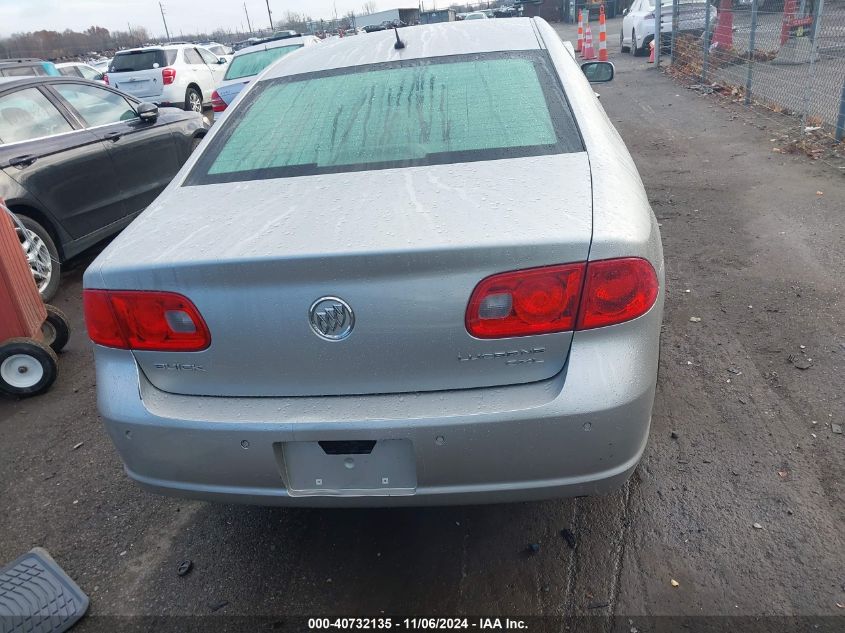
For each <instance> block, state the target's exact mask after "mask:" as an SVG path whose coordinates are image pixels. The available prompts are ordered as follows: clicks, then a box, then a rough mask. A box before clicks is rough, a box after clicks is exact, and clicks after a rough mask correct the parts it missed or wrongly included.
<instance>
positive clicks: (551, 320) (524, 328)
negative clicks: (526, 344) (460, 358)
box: [466, 257, 659, 338]
mask: <svg viewBox="0 0 845 633" xmlns="http://www.w3.org/2000/svg"><path fill="white" fill-rule="evenodd" d="M658 291H659V283H658V279H657V273H655V271H654V268H653V267H652V265H651V264H650V263H649V262H648V261H647V260H645V259H641V258H638V257H624V258H619V259H606V260H598V261H593V262H581V263H575V264H563V265H559V266H545V267H542V268H529V269H525V270H517V271H513V272H507V273H502V274H498V275H493V276H492V277H488V278H487V279H484V280H482V281H481V283H479V284H478V286H476V288H475V290H474V291H473V293H472V296H471V297H470V300H469V305H468V306H467V312H466V328H467V332H469V333H470V334H471V335H472V336H475V337H477V338H507V337H511V336H528V335H532V334H550V333H553V332H565V331H570V330H589V329H593V328H598V327H605V326H608V325H616V324H618V323H624V322H625V321H630V320H632V319H636V318H637V317H640V316H642V315H643V314H645V313H646V312H648V311H649V309H651V306H653V305H654V302H655V301H656V300H657V294H658Z"/></svg>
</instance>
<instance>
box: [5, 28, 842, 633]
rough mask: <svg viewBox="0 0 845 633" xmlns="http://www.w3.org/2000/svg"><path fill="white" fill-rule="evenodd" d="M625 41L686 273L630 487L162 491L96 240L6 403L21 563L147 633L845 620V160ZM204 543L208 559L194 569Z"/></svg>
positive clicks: (66, 283) (632, 110) (646, 170)
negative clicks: (55, 361) (110, 423)
mask: <svg viewBox="0 0 845 633" xmlns="http://www.w3.org/2000/svg"><path fill="white" fill-rule="evenodd" d="M561 30H562V31H564V30H565V31H566V33H569V32H570V31H569V29H568V28H567V29H561ZM611 58H612V60H614V61H616V62H617V71H618V74H617V77H616V80H615V81H614V82H613V83H612V84H608V85H604V86H601V87H600V88H598V90H599V92H601V99H602V102H603V104H604V106H605V108H606V110H607V112H608V115H609V116H610V118H611V120H612V121H613V122H614V124H615V125H616V126H617V128H618V130H619V132H620V133H621V134H622V136H623V137H624V139H625V141H626V142H627V144H628V147H629V148H630V150H631V153H632V154H633V156H634V158H635V160H636V162H637V165H638V167H639V169H640V171H641V174H642V177H643V180H644V182H645V185H646V189H647V190H648V192H649V194H650V197H651V200H652V204H653V207H654V210H655V212H656V214H657V216H658V218H659V221H660V222H661V223H662V231H663V238H664V242H665V256H666V262H667V271H668V272H667V284H668V295H667V303H666V317H665V328H664V333H663V341H662V344H663V347H662V357H661V363H660V378H659V384H658V393H657V399H656V403H655V409H654V418H653V427H652V437H651V441H650V444H649V446H648V449H647V451H646V454H645V457H644V459H643V461H642V463H641V465H640V467H639V469H638V470H637V471H636V473H635V474H634V476H633V477H632V479H631V480H630V482H629V483H628V484H627V485H626V486H625V487H624V489H622V490H621V491H619V492H618V493H615V494H613V495H610V496H607V497H602V498H584V499H577V500H572V499H568V500H560V501H549V502H543V503H530V504H515V505H506V506H481V507H465V508H455V507H449V508H426V509H401V510H352V511H326V510H285V509H279V508H275V509H270V508H256V507H237V506H221V505H211V504H207V503H201V502H193V501H184V500H176V499H169V498H163V497H157V496H153V495H150V494H147V493H145V492H142V491H141V490H140V489H138V488H137V487H136V486H135V485H133V484H132V483H131V482H130V481H129V480H128V479H127V478H126V477H125V476H124V474H123V472H122V469H121V465H120V463H119V461H118V459H117V457H116V454H115V452H114V451H113V449H112V446H111V444H110V441H109V440H108V438H107V436H106V435H105V433H104V432H103V431H102V428H101V425H100V423H99V421H98V418H97V412H96V404H95V397H94V371H93V368H92V363H91V352H90V350H89V347H88V344H87V341H86V339H85V335H84V332H83V326H82V322H81V305H80V304H81V302H80V291H81V277H82V271H83V270H84V266H85V265H86V264H87V262H88V261H90V259H88V260H86V259H84V258H83V259H82V260H80V261H78V262H77V263H76V267H75V268H74V269H72V270H70V271H68V272H67V273H66V275H65V279H64V280H63V288H62V291H61V294H60V295H59V298H58V300H57V301H56V304H57V305H58V306H59V307H61V308H62V309H63V310H65V311H66V312H68V314H70V315H71V317H72V318H73V321H74V324H75V326H76V335H75V337H74V338H73V340H72V341H71V343H70V345H69V347H68V349H67V351H66V352H65V353H64V354H63V355H62V358H61V361H60V364H61V377H60V381H59V383H58V384H57V385H56V386H55V387H54V389H53V390H52V391H51V392H50V393H48V394H46V395H44V396H42V397H40V398H37V399H32V400H27V401H13V400H0V434H2V438H3V450H2V453H0V505H2V507H3V508H5V510H6V511H5V512H3V513H2V514H1V515H0V535H2V536H1V537H0V561H10V560H12V559H13V558H15V557H16V556H18V555H19V554H20V553H22V552H25V551H27V550H29V549H30V548H31V547H33V546H35V545H39V546H42V547H45V548H47V549H48V550H49V551H50V552H51V554H52V555H53V557H54V558H55V559H56V560H57V561H58V562H59V563H60V564H61V565H62V566H63V567H64V569H65V570H66V571H67V572H68V573H69V574H70V576H71V577H73V578H75V579H76V580H77V581H78V582H79V584H80V585H81V586H82V588H83V589H84V590H85V591H86V592H87V593H88V594H89V596H90V597H91V608H90V611H89V616H88V617H87V618H86V619H85V620H83V621H82V622H81V623H80V624H79V625H78V627H77V629H76V630H79V631H93V630H103V631H111V630H126V629H129V628H130V627H131V626H132V625H133V624H134V625H138V626H139V627H140V628H139V629H138V630H148V629H149V628H150V625H149V624H148V622H147V621H142V620H140V619H132V618H130V617H128V616H140V615H165V616H192V615H202V616H210V617H212V618H214V620H209V619H208V618H202V619H180V620H170V621H169V622H176V623H178V624H177V625H176V626H177V628H178V629H179V630H188V629H189V628H193V627H196V628H197V630H211V629H210V627H212V623H213V625H214V626H213V628H214V629H215V630H216V629H217V628H219V627H223V626H231V627H235V626H236V624H237V623H238V622H241V623H242V621H239V620H237V619H234V618H227V617H226V616H235V615H269V616H273V617H274V618H275V619H276V620H279V618H283V617H288V616H293V615H312V616H313V615H341V614H347V615H361V616H375V617H378V616H380V615H383V614H391V613H392V614H406V615H421V614H426V615H442V616H452V615H501V616H504V615H521V616H529V615H545V616H559V615H564V614H565V615H591V616H601V615H611V614H612V615H616V616H624V617H621V618H620V619H618V620H616V622H615V624H614V623H613V621H612V620H610V619H602V618H593V619H592V620H591V622H592V623H593V624H596V623H598V624H600V625H601V626H602V627H605V628H607V629H608V630H610V628H613V629H614V630H624V631H625V632H626V633H627V632H628V631H629V629H632V630H633V629H635V628H636V626H634V622H640V620H635V619H633V618H634V617H635V616H684V617H699V618H700V617H701V616H722V617H724V616H770V618H771V619H767V620H762V621H760V620H754V622H764V624H765V627H764V628H765V629H766V630H775V629H777V627H778V626H779V623H780V624H783V623H786V622H793V621H791V620H786V619H783V618H782V616H825V617H826V618H827V619H822V620H820V622H821V623H822V629H820V630H824V626H825V625H827V626H828V627H832V628H829V630H835V629H836V628H839V630H842V628H841V627H842V626H843V620H842V618H841V617H839V618H835V617H830V616H837V615H839V616H841V615H842V614H843V613H845V611H843V610H842V608H840V607H838V606H837V603H839V605H842V604H845V572H843V570H845V543H844V542H843V533H842V527H843V525H845V522H843V520H844V519H845V503H843V501H845V498H844V497H845V486H843V476H845V468H843V464H845V458H843V455H845V451H843V449H845V436H843V435H842V434H837V433H835V432H834V427H833V425H834V424H837V425H845V404H844V403H843V397H844V396H843V393H844V391H843V388H842V385H843V375H842V371H843V367H845V333H843V332H845V310H843V303H842V298H843V296H844V293H843V283H844V282H843V280H845V262H844V261H843V257H842V253H843V252H845V230H843V222H845V220H843V214H842V210H843V209H845V187H843V180H842V176H841V174H838V173H836V172H835V171H834V170H832V169H831V168H829V167H826V166H823V165H818V164H813V163H810V162H809V161H808V160H806V159H801V158H792V157H789V156H784V155H781V154H774V153H772V151H771V143H769V140H768V139H769V135H768V133H767V132H766V131H765V130H759V129H755V128H753V127H749V126H745V125H744V124H743V123H742V121H737V120H731V118H730V117H729V116H728V112H727V111H726V110H724V109H723V108H721V107H719V106H718V105H715V102H714V101H711V100H710V98H708V97H702V96H699V95H698V94H697V93H694V92H691V91H688V90H685V89H683V88H681V87H679V86H677V85H676V84H674V83H673V82H672V81H671V80H670V79H668V78H666V77H664V76H662V75H660V74H658V73H657V72H655V71H654V70H653V69H651V68H650V67H649V66H648V65H647V64H646V62H645V60H644V59H642V58H637V59H633V58H631V57H630V56H628V55H625V56H619V55H618V53H617V51H615V50H614V51H612V55H611ZM599 177H600V175H599ZM691 317H698V318H700V319H701V320H700V321H696V322H693V321H691ZM810 359H812V360H810ZM804 367H806V368H804ZM802 368H803V369H802ZM79 443H82V444H81V445H80V446H79V447H78V448H75V447H76V446H77V445H78V444H79ZM758 526H759V527H758ZM564 528H566V529H568V530H570V531H571V533H572V535H574V539H575V540H574V544H575V546H576V547H575V548H574V549H573V548H572V547H570V546H569V545H568V544H567V542H566V540H565V539H564V538H563V537H562V536H561V534H560V532H561V530H563V529H564ZM530 543H537V544H539V545H540V550H539V551H538V552H536V553H534V554H530V553H529V552H527V551H526V548H527V546H528V545H529V544H530ZM183 559H190V560H192V561H193V570H192V571H191V573H190V574H188V575H187V576H184V577H179V576H178V575H177V573H176V570H177V566H178V564H179V562H180V561H182V560H183ZM673 581H674V582H675V583H677V586H673V584H674V583H673ZM106 616H111V618H110V617H106ZM116 617H120V618H121V619H119V620H118V619H114V618H116ZM629 617H630V618H632V620H631V622H628V618H629ZM142 622H147V624H144V625H143V626H142V625H141V623H142ZM694 622H697V623H699V624H702V623H704V622H715V623H717V624H718V626H717V628H719V627H721V624H724V622H723V621H721V620H695V621H694ZM736 622H737V621H735V620H734V621H731V626H732V627H734V628H735V629H736V626H735V623H736ZM265 624H266V623H265ZM281 626H282V625H281V624H278V626H276V627H275V628H273V627H270V628H271V629H272V630H280V629H281ZM620 626H621V627H622V628H619V627H620ZM637 626H640V630H653V628H652V629H649V628H648V627H646V628H643V627H642V625H637ZM144 627H147V628H144ZM156 628H157V630H162V629H161V628H160V627H156ZM693 628H695V627H694V626H693ZM699 628H701V627H699ZM265 629H266V627H265V628H261V629H260V630H265ZM302 629H303V630H304V626H303V627H302ZM256 630H258V629H256ZM266 630H269V629H266ZM535 630H537V628H536V627H535ZM795 630H798V629H797V628H796V629H795Z"/></svg>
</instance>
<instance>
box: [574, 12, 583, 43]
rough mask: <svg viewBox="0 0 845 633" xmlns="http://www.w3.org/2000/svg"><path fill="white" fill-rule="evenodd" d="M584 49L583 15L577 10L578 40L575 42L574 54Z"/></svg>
mask: <svg viewBox="0 0 845 633" xmlns="http://www.w3.org/2000/svg"><path fill="white" fill-rule="evenodd" d="M583 48H584V14H583V12H582V11H581V9H578V40H577V41H576V42H575V52H576V53H580V52H581V50H582V49H583Z"/></svg>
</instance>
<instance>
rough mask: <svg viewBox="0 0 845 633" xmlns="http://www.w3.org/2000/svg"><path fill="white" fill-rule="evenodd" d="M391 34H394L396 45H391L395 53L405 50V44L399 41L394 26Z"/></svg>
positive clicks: (397, 31)
mask: <svg viewBox="0 0 845 633" xmlns="http://www.w3.org/2000/svg"><path fill="white" fill-rule="evenodd" d="M393 32H394V33H396V43H395V44H394V45H393V48H395V49H396V50H397V51H401V50H402V49H403V48H405V42H403V41H402V40H400V39H399V29H398V28H397V27H396V26H394V27H393Z"/></svg>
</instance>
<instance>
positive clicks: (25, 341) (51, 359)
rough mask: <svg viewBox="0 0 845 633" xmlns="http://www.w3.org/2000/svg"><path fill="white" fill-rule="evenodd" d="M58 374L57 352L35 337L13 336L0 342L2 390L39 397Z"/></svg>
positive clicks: (24, 395)
mask: <svg viewBox="0 0 845 633" xmlns="http://www.w3.org/2000/svg"><path fill="white" fill-rule="evenodd" d="M58 375H59V360H58V358H56V352H54V351H53V350H52V349H50V348H49V347H48V346H47V345H45V344H44V343H42V342H41V341H36V340H35V339H33V338H13V339H9V340H8V341H6V342H5V343H3V344H2V345H0V392H2V393H6V394H9V395H11V396H18V397H21V398H23V397H27V396H37V395H38V394H41V393H44V392H45V391H47V390H48V389H49V388H50V387H51V386H52V385H53V383H54V382H55V381H56V376H58Z"/></svg>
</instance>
